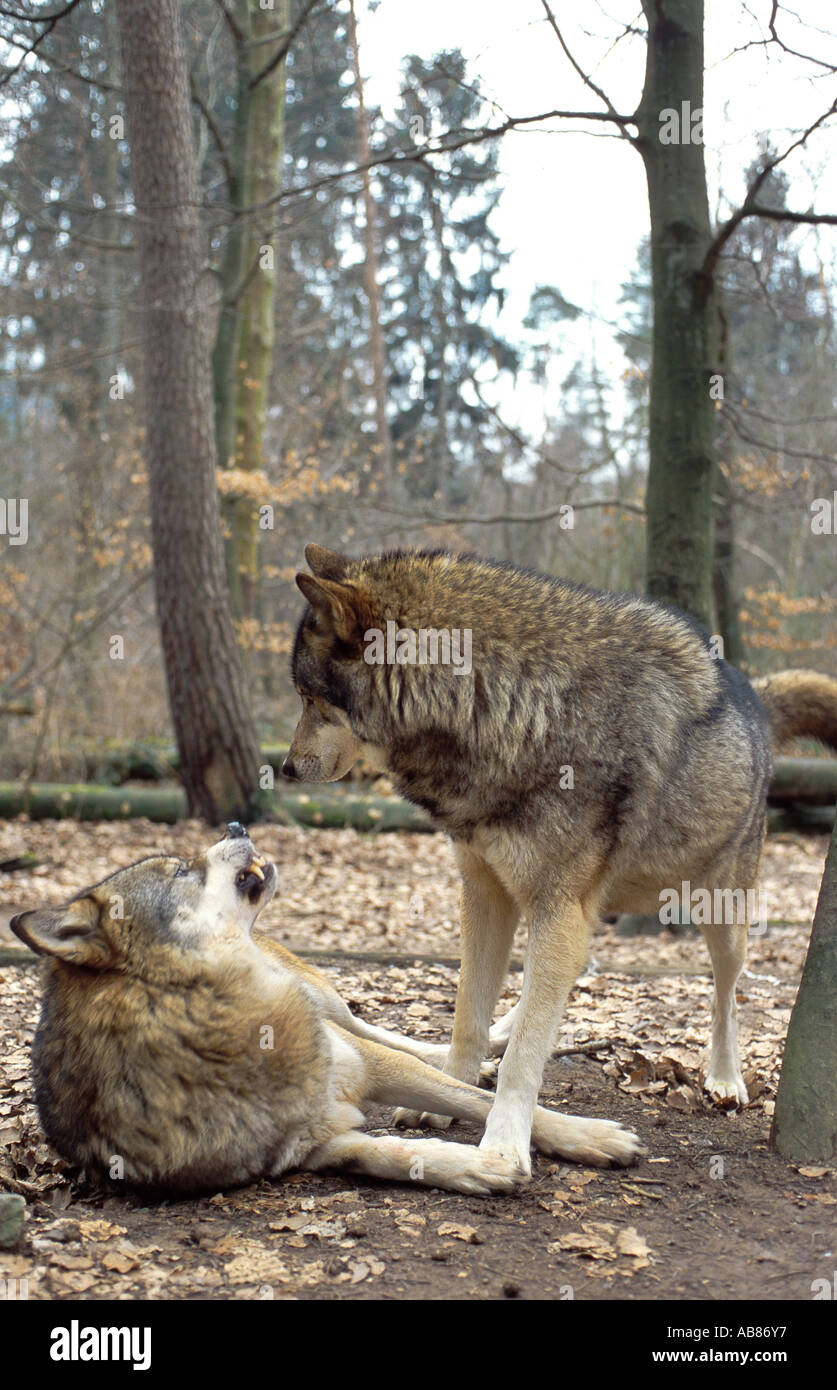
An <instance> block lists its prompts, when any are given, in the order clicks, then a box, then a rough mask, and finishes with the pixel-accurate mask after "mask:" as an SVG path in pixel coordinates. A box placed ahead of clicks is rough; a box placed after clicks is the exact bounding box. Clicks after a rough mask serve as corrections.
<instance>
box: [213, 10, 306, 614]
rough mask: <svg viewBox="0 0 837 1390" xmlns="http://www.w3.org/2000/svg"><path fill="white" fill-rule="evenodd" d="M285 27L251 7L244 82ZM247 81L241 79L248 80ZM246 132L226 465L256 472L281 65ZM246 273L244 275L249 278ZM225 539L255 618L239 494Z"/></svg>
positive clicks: (248, 509) (280, 137)
mask: <svg viewBox="0 0 837 1390" xmlns="http://www.w3.org/2000/svg"><path fill="white" fill-rule="evenodd" d="M289 23H290V6H289V3H288V0H276V6H275V8H274V9H267V10H263V9H260V8H255V9H253V10H252V11H251V14H250V19H249V36H250V42H251V44H255V45H256V46H255V47H253V48H251V49H250V69H251V76H255V74H256V73H257V72H258V71H259V70H260V69H261V68H262V66H263V65H264V63H265V62H266V61H267V57H268V56H269V53H270V49H269V48H267V47H266V46H265V45H264V44H259V40H260V39H263V38H265V37H266V36H267V35H268V34H275V33H276V32H277V31H279V32H280V33H281V32H283V31H285V30H286V29H287V28H288V26H289ZM248 80H249V79H248ZM246 113H247V134H246V149H245V165H244V175H243V190H244V204H245V206H246V207H248V208H251V207H252V208H255V209H256V211H254V212H253V213H250V214H248V235H247V246H246V253H245V266H246V270H247V275H246V278H245V282H244V287H243V290H242V292H241V299H240V302H239V312H238V346H237V351H236V362H235V371H236V382H235V449H234V453H233V463H234V467H235V468H237V469H239V468H240V469H244V470H246V471H247V472H256V471H258V470H259V469H261V468H262V467H263V465H264V432H265V420H266V416H267V391H268V384H269V380H270V368H271V363H272V361H273V343H274V312H275V304H276V269H275V266H276V245H275V229H276V216H275V212H274V210H273V209H272V208H265V209H262V210H261V211H259V210H258V209H259V205H260V204H262V203H265V202H266V201H267V200H268V199H269V198H271V197H273V195H274V194H275V193H276V192H277V189H278V188H279V185H280V183H281V180H282V154H283V149H284V130H285V60H284V59H283V60H282V62H281V63H280V64H279V65H278V66H277V67H276V69H275V70H274V71H273V72H272V73H271V74H270V75H269V76H268V77H265V78H263V79H262V80H261V81H260V82H259V83H258V84H257V85H256V86H255V87H250V88H249V95H248V98H247V101H246ZM251 272H252V273H251ZM224 511H225V519H226V522H227V525H228V527H229V531H230V535H229V539H228V541H227V574H228V577H229V581H230V592H231V594H232V602H233V612H234V613H235V615H236V617H242V618H252V617H254V616H255V598H256V585H257V583H258V565H259V550H258V547H259V513H258V502H257V501H255V500H254V498H253V497H252V496H248V495H246V494H239V495H237V496H236V495H233V496H232V497H230V498H229V499H228V501H227V504H226V505H225V508H224Z"/></svg>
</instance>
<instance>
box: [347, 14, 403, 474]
mask: <svg viewBox="0 0 837 1390" xmlns="http://www.w3.org/2000/svg"><path fill="white" fill-rule="evenodd" d="M346 21H347V29H348V35H349V44H350V46H351V50H352V69H353V72H354V78H355V92H356V93H357V101H358V110H357V144H358V164H359V165H360V167H361V169H362V170H363V172H362V174H361V178H362V181H363V213H364V227H363V239H364V263H363V285H364V290H365V292H366V301H367V305H368V307H369V356H370V362H371V366H372V389H373V392H374V397H375V443H376V446H377V451H378V465H379V467H380V471H381V476H382V478H383V483H384V489H383V490H384V496H385V498H386V499H387V500H390V501H391V500H392V496H391V494H392V485H393V481H394V479H393V466H392V462H393V460H392V435H391V433H390V428H389V420H388V419H387V365H386V350H385V347H384V334H383V329H382V328H381V293H380V288H379V276H380V267H379V264H378V246H377V239H376V222H377V208H376V206H375V199H374V197H373V195H372V182H371V178H370V173H369V169H368V168H367V167H366V166H367V165H368V164H369V161H370V159H371V154H370V150H369V113H368V111H367V109H366V100H365V98H364V93H363V78H362V77H361V72H360V52H359V49H358V41H357V21H356V18H355V6H354V0H349V9H348V13H347V15H346Z"/></svg>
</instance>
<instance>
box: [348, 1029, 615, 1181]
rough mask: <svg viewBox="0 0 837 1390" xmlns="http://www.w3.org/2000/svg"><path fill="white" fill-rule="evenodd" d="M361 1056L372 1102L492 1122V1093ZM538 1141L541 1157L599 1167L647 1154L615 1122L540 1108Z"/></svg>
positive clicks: (390, 1059) (408, 1061)
mask: <svg viewBox="0 0 837 1390" xmlns="http://www.w3.org/2000/svg"><path fill="white" fill-rule="evenodd" d="M361 1056H362V1057H363V1061H364V1065H365V1068H366V1087H367V1090H366V1096H367V1097H368V1098H369V1099H370V1100H375V1101H379V1102H381V1103H383V1104H387V1103H388V1102H389V1103H390V1104H392V1103H393V1102H395V1101H396V1100H404V1101H406V1102H407V1104H408V1105H414V1106H431V1107H432V1108H433V1109H434V1110H439V1111H442V1112H443V1113H444V1114H445V1115H453V1116H454V1117H455V1118H456V1119H460V1120H473V1121H475V1122H476V1123H477V1124H481V1125H484V1124H485V1122H486V1120H487V1119H488V1115H489V1113H490V1111H491V1102H492V1101H493V1099H494V1097H493V1096H492V1095H491V1093H490V1092H489V1091H481V1090H479V1088H478V1087H476V1086H468V1085H467V1084H466V1083H465V1082H464V1081H458V1080H457V1079H456V1077H453V1076H445V1075H443V1073H442V1072H439V1071H436V1070H435V1069H434V1068H432V1067H428V1066H426V1065H425V1064H424V1063H423V1062H420V1061H418V1059H417V1058H415V1057H409V1056H407V1055H406V1054H405V1053H396V1052H392V1051H391V1050H390V1049H389V1048H382V1047H378V1046H374V1045H373V1046H363V1047H362V1049H361ZM532 1141H533V1143H534V1145H535V1147H536V1148H537V1149H539V1150H540V1151H541V1153H545V1154H549V1155H551V1156H552V1157H561V1158H569V1159H572V1160H573V1161H574V1162H576V1163H587V1164H590V1165H591V1166H594V1167H607V1166H608V1165H609V1164H612V1163H616V1164H622V1165H625V1164H629V1163H633V1161H634V1160H635V1159H636V1158H637V1156H638V1155H639V1154H640V1153H641V1152H642V1149H641V1146H640V1142H639V1140H638V1139H637V1136H636V1135H635V1134H632V1133H631V1131H630V1130H627V1129H623V1128H622V1126H621V1125H619V1124H616V1123H614V1122H613V1121H611V1120H594V1119H585V1118H582V1116H580V1115H561V1114H558V1113H557V1112H556V1111H554V1110H545V1109H544V1108H543V1107H542V1106H540V1105H539V1106H538V1107H537V1108H536V1110H535V1117H534V1123H533V1126H532Z"/></svg>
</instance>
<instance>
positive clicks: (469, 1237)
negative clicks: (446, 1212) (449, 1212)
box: [436, 1221, 483, 1245]
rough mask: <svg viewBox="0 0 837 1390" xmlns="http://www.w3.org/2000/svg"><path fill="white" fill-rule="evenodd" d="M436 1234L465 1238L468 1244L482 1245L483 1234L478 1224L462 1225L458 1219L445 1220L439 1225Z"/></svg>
mask: <svg viewBox="0 0 837 1390" xmlns="http://www.w3.org/2000/svg"><path fill="white" fill-rule="evenodd" d="M436 1234H437V1235H439V1236H453V1238H454V1240H464V1241H465V1244H466V1245H482V1243H483V1240H482V1236H481V1235H480V1234H479V1232H478V1231H477V1228H476V1226H465V1225H460V1223H459V1222H458V1221H443V1222H442V1224H441V1226H439V1227H437V1229H436Z"/></svg>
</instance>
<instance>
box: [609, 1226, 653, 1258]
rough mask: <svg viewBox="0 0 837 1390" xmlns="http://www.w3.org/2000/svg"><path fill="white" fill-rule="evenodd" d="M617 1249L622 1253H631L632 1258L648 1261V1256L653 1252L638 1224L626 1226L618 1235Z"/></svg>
mask: <svg viewBox="0 0 837 1390" xmlns="http://www.w3.org/2000/svg"><path fill="white" fill-rule="evenodd" d="M616 1249H617V1250H618V1252H619V1254H620V1255H630V1257H631V1259H635V1260H642V1261H643V1262H644V1264H647V1263H648V1256H649V1255H650V1254H651V1251H650V1249H649V1248H648V1245H647V1243H646V1240H645V1237H644V1236H641V1235H640V1234H639V1232H638V1231H637V1229H636V1226H626V1227H625V1228H624V1230H622V1231H620V1232H619V1234H618V1236H617V1237H616Z"/></svg>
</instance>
